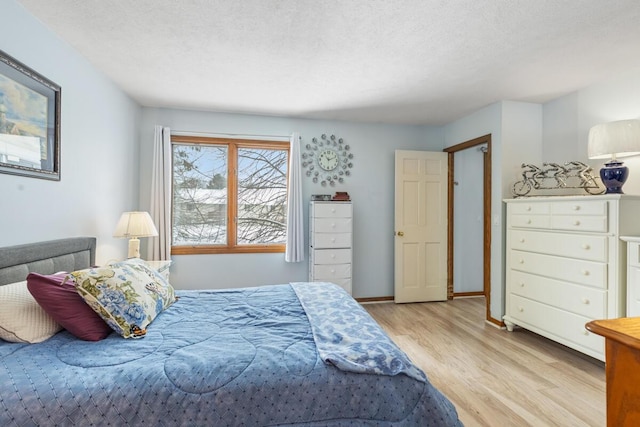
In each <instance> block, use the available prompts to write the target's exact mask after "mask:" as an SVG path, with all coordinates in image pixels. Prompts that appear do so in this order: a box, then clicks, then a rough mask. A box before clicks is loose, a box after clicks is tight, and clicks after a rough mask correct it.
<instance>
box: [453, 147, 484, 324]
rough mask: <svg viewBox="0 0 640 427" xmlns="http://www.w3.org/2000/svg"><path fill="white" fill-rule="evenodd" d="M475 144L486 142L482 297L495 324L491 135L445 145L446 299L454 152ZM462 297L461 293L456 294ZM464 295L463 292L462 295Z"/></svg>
mask: <svg viewBox="0 0 640 427" xmlns="http://www.w3.org/2000/svg"><path fill="white" fill-rule="evenodd" d="M478 145H486V146H487V151H486V152H483V179H482V181H483V184H482V190H483V193H484V196H483V213H484V215H483V230H484V232H483V245H482V248H483V250H482V252H483V253H482V256H483V274H482V282H483V286H482V288H483V290H482V294H483V295H484V296H485V302H486V307H485V309H486V312H485V316H486V320H488V321H492V322H494V323H495V321H494V319H493V318H492V317H491V310H490V307H491V134H487V135H483V136H480V137H478V138H474V139H471V140H469V141H465V142H462V143H460V144H456V145H453V146H451V147H447V148H445V149H444V150H442V151H444V152H445V153H447V154H448V164H449V176H448V181H449V182H448V187H449V194H448V197H447V221H448V223H449V227H448V231H447V299H453V298H454V297H455V296H456V295H455V294H454V292H453V259H454V246H453V232H454V220H453V211H454V208H455V206H454V201H453V191H454V185H455V184H454V180H455V178H454V177H455V175H454V172H455V162H454V157H455V153H457V152H458V151H462V150H466V149H467V148H471V147H476V146H478ZM458 296H463V295H458ZM464 296H466V294H465V295H464Z"/></svg>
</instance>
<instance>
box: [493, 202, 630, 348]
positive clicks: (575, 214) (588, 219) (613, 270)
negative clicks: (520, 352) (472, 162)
mask: <svg viewBox="0 0 640 427" xmlns="http://www.w3.org/2000/svg"><path fill="white" fill-rule="evenodd" d="M505 202H506V204H507V244H506V293H505V302H506V306H505V316H504V322H505V325H506V326H507V330H509V331H512V330H513V327H514V326H515V325H518V326H520V327H523V328H525V329H528V330H531V331H533V332H536V333H538V334H540V335H543V336H545V337H547V338H549V339H552V340H554V341H557V342H559V343H561V344H564V345H566V346H568V347H571V348H573V349H575V350H578V351H580V352H582V353H585V354H587V355H589V356H592V357H595V358H597V359H600V360H604V339H603V338H602V337H600V336H598V335H595V334H592V333H591V332H589V331H587V330H586V329H585V324H586V323H587V322H589V321H591V320H595V319H612V318H617V317H625V315H626V269H627V264H626V246H625V244H624V242H622V241H621V240H620V236H621V235H624V234H634V233H637V232H638V231H640V197H638V196H627V195H619V194H611V195H601V196H553V197H529V198H521V199H512V200H505Z"/></svg>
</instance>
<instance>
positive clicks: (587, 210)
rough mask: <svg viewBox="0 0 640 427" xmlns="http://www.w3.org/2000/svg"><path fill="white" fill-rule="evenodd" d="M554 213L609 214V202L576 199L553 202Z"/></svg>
mask: <svg viewBox="0 0 640 427" xmlns="http://www.w3.org/2000/svg"><path fill="white" fill-rule="evenodd" d="M551 213H552V214H553V215H601V216H606V215H607V202H606V201H604V200H576V201H569V202H556V203H552V204H551Z"/></svg>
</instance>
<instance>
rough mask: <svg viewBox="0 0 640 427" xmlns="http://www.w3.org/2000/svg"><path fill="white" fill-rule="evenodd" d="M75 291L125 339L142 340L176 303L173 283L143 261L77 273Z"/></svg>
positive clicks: (72, 274)
mask: <svg viewBox="0 0 640 427" xmlns="http://www.w3.org/2000/svg"><path fill="white" fill-rule="evenodd" d="M70 276H71V277H73V279H74V280H75V283H76V285H75V286H76V291H77V292H78V294H79V295H80V296H81V297H82V298H83V299H84V300H85V302H86V303H87V304H88V305H89V306H90V307H91V308H92V309H93V310H94V311H95V312H96V313H98V315H99V316H100V317H102V318H103V319H104V321H105V322H107V324H108V325H109V326H110V327H111V328H112V329H113V330H114V331H116V332H117V333H118V334H120V335H122V336H123V337H124V338H142V337H143V336H144V335H145V334H146V332H147V326H148V325H149V324H150V323H151V322H152V321H153V319H155V318H156V316H158V315H159V314H160V313H162V311H164V310H166V309H167V308H168V307H169V306H170V305H171V304H173V303H174V302H175V301H176V297H175V292H174V289H173V287H172V286H171V284H169V282H167V281H166V280H164V278H163V277H162V276H161V275H160V274H159V273H157V272H156V271H155V270H153V269H151V268H150V267H148V266H147V265H146V264H144V261H141V260H140V262H138V261H123V262H120V263H115V264H111V265H109V266H107V267H96V268H89V269H85V270H79V271H74V272H73V273H71V274H70Z"/></svg>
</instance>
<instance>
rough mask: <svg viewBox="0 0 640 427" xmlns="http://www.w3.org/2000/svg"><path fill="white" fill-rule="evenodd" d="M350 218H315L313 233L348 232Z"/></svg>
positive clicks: (349, 229)
mask: <svg viewBox="0 0 640 427" xmlns="http://www.w3.org/2000/svg"><path fill="white" fill-rule="evenodd" d="M350 231H351V218H316V219H314V220H313V232H314V233H348V232H350Z"/></svg>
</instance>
